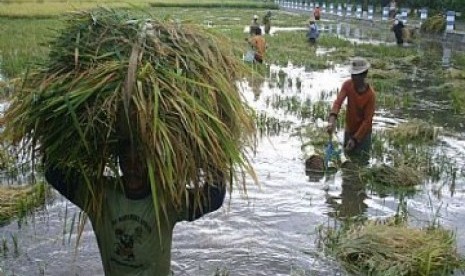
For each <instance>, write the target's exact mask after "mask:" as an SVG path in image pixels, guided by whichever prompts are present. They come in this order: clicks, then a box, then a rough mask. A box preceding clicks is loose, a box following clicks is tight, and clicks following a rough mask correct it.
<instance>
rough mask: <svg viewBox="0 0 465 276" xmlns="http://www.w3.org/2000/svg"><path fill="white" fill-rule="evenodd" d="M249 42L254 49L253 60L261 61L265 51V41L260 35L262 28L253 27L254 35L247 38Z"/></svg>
mask: <svg viewBox="0 0 465 276" xmlns="http://www.w3.org/2000/svg"><path fill="white" fill-rule="evenodd" d="M249 44H250V46H251V47H252V49H253V50H254V51H255V54H254V59H255V60H254V62H258V63H263V59H264V58H265V51H266V41H265V38H264V37H263V36H262V30H261V29H260V28H257V29H255V35H254V36H252V37H251V38H249Z"/></svg>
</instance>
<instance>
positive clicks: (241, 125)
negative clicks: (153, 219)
mask: <svg viewBox="0 0 465 276" xmlns="http://www.w3.org/2000/svg"><path fill="white" fill-rule="evenodd" d="M231 45H232V43H231V41H229V40H228V39H227V38H225V37H223V36H220V35H219V34H216V33H214V31H212V30H207V29H204V28H203V27H201V26H197V25H193V24H182V23H179V22H173V21H162V20H156V19H145V18H144V19H138V17H137V16H135V15H131V14H129V13H127V12H125V11H117V10H109V9H106V8H100V9H97V10H94V11H90V12H79V13H75V14H73V15H71V16H69V18H68V19H67V22H66V26H65V28H62V30H61V33H60V34H59V35H58V36H57V39H56V40H55V41H54V42H52V44H51V51H50V56H49V59H48V61H46V62H45V63H44V64H43V65H42V66H39V67H38V68H37V69H35V70H33V71H32V72H31V73H30V74H29V75H28V76H27V77H26V78H25V80H24V84H23V87H22V89H21V90H20V91H18V93H16V94H15V95H14V98H13V99H12V103H11V106H10V107H9V109H8V111H7V113H6V120H7V125H6V132H5V134H6V135H7V136H8V137H9V138H10V139H12V140H13V141H14V142H15V143H19V142H22V143H24V144H25V145H26V146H25V147H24V150H25V151H26V152H27V153H28V154H30V156H32V159H33V160H35V161H40V158H41V155H43V154H45V155H46V156H47V163H51V164H56V165H57V166H63V167H71V168H74V169H78V170H80V171H81V172H82V173H83V174H84V175H85V176H86V179H87V178H89V179H92V181H89V180H88V183H86V185H90V186H91V189H92V190H93V191H92V194H93V195H95V196H94V205H93V206H92V207H90V208H98V207H99V205H98V203H97V198H99V196H98V195H99V192H100V190H99V189H98V188H99V186H100V185H103V184H102V183H103V182H102V181H101V179H103V176H104V170H107V171H108V169H110V170H111V171H112V173H113V174H114V175H118V174H119V172H118V166H117V154H118V141H120V140H125V139H127V140H130V141H131V142H132V143H135V144H137V145H138V147H139V151H140V152H141V154H142V155H143V156H141V160H146V165H147V168H148V171H149V172H153V178H152V177H151V178H150V182H151V183H150V185H151V188H152V192H153V194H154V195H157V196H154V204H155V205H157V204H160V205H162V207H164V206H165V205H166V202H171V203H172V204H173V205H174V206H175V207H177V208H179V207H180V206H181V205H182V203H183V201H185V200H188V197H186V196H185V195H186V185H189V186H190V188H196V189H198V188H200V185H202V183H203V181H205V180H206V181H211V180H212V178H213V177H214V176H213V174H215V173H216V172H218V171H220V172H222V173H223V174H224V175H225V176H226V179H229V180H230V181H229V183H228V184H229V185H230V186H231V188H232V185H233V182H237V181H238V180H242V178H241V177H243V176H244V173H248V174H250V175H252V176H253V177H255V176H254V172H253V168H252V167H251V165H250V163H249V161H248V159H247V148H248V146H251V145H253V139H252V138H253V136H254V133H255V127H254V123H253V120H252V116H251V109H250V108H249V107H248V106H247V105H246V104H245V103H244V101H243V98H242V95H241V94H240V92H239V91H238V86H237V85H236V83H237V81H238V80H239V79H241V78H242V77H243V76H245V74H248V73H250V69H248V68H247V67H246V66H245V65H244V64H243V63H242V61H241V60H240V59H239V58H238V56H239V55H238V54H239V53H236V52H235V50H234V49H233V48H232V46H231ZM151 176H152V174H151ZM242 183H243V184H242V185H239V187H244V186H243V185H245V184H244V183H245V182H242ZM196 194H200V193H196ZM200 200H201V199H199V198H196V199H195V201H196V202H200ZM162 209H164V208H162ZM97 210H99V209H97ZM156 210H159V208H156Z"/></svg>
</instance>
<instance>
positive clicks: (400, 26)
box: [391, 17, 405, 46]
mask: <svg viewBox="0 0 465 276" xmlns="http://www.w3.org/2000/svg"><path fill="white" fill-rule="evenodd" d="M404 28H405V26H404V23H403V22H402V20H400V19H399V18H398V17H397V18H396V19H395V20H394V23H393V25H392V27H391V30H392V31H393V32H394V35H395V36H396V42H397V45H399V46H402V45H403V44H404Z"/></svg>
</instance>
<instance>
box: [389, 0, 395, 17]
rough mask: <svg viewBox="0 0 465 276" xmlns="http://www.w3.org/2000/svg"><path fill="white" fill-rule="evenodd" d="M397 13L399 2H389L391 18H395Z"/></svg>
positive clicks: (393, 0)
mask: <svg viewBox="0 0 465 276" xmlns="http://www.w3.org/2000/svg"><path fill="white" fill-rule="evenodd" d="M396 13H397V3H396V1H395V0H392V1H391V3H389V18H394V17H395V16H396Z"/></svg>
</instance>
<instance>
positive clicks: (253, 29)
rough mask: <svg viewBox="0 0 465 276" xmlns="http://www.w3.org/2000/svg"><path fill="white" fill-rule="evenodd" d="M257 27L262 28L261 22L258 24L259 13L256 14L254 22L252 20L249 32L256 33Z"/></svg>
mask: <svg viewBox="0 0 465 276" xmlns="http://www.w3.org/2000/svg"><path fill="white" fill-rule="evenodd" d="M256 29H260V24H258V15H254V16H253V19H252V22H250V27H249V34H250V35H255V33H256Z"/></svg>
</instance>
